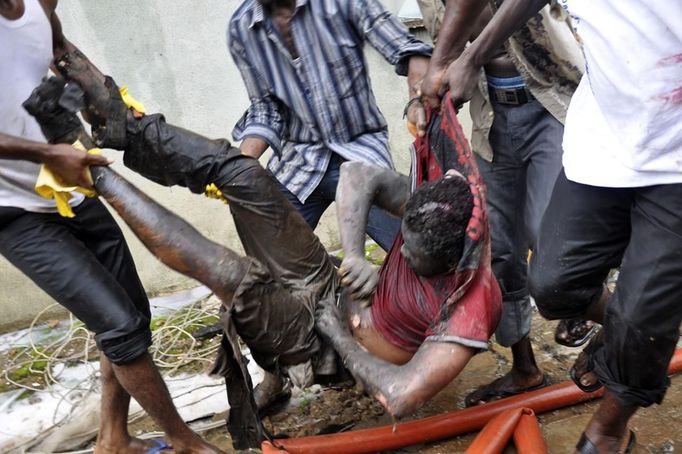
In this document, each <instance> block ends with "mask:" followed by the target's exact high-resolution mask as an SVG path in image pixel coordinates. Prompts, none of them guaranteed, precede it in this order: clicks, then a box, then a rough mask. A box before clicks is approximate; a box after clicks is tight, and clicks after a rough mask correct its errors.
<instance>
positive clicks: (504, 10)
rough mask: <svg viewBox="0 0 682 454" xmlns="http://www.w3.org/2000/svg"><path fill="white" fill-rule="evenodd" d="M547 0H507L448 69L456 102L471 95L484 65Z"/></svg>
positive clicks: (460, 102) (458, 102)
mask: <svg viewBox="0 0 682 454" xmlns="http://www.w3.org/2000/svg"><path fill="white" fill-rule="evenodd" d="M479 1H481V2H485V0H479ZM547 3H548V0H506V1H505V2H504V3H502V6H501V7H500V9H499V10H498V11H497V12H496V13H495V15H494V16H493V18H492V19H491V20H490V22H489V23H488V25H487V26H486V27H485V29H483V31H482V32H481V34H480V35H479V36H478V38H476V40H474V42H473V43H472V44H471V45H470V46H469V47H467V48H466V49H465V50H464V51H463V52H462V53H461V55H460V56H459V58H458V59H457V60H455V61H454V62H453V63H452V64H451V65H450V66H449V67H448V69H447V72H446V75H445V78H446V79H447V82H448V85H449V87H450V96H452V100H453V101H454V104H455V106H459V105H461V104H463V103H464V102H466V101H468V100H469V99H471V96H473V93H474V90H475V88H476V84H477V83H478V75H479V72H480V70H481V67H482V66H483V65H484V64H486V63H487V62H488V61H489V60H490V59H491V58H492V57H493V56H494V55H495V52H496V51H497V49H498V48H499V47H500V46H502V45H503V44H504V42H505V41H506V40H507V39H508V38H509V37H510V36H511V35H512V34H513V33H514V32H515V31H516V30H518V29H519V28H521V27H522V26H523V24H525V23H526V22H527V21H528V20H529V19H530V18H531V17H533V15H535V14H537V12H538V11H540V9H542V7H543V6H544V5H546V4H547Z"/></svg>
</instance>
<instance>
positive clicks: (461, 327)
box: [372, 95, 502, 352]
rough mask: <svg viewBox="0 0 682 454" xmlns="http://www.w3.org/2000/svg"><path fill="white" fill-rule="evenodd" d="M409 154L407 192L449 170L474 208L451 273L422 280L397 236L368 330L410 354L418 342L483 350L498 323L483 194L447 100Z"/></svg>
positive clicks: (382, 274)
mask: <svg viewBox="0 0 682 454" xmlns="http://www.w3.org/2000/svg"><path fill="white" fill-rule="evenodd" d="M444 99H445V102H444V104H443V107H442V108H441V110H440V112H432V113H431V115H430V117H431V118H430V121H429V126H428V128H427V134H426V135H425V136H424V137H421V138H417V139H416V140H415V142H414V144H413V146H412V152H413V155H412V158H413V166H412V181H413V189H414V188H416V187H417V186H419V185H421V184H422V183H424V182H427V181H434V180H437V179H439V178H441V177H442V176H443V175H444V174H445V172H446V171H447V170H449V169H455V170H457V171H458V172H460V173H461V174H462V175H464V176H465V177H466V178H467V181H468V182H469V187H470V188H471V193H472V195H473V200H474V207H473V210H472V213H471V219H470V221H469V225H468V227H467V237H466V239H465V244H464V251H463V254H462V258H461V259H460V262H459V264H458V266H457V268H456V269H455V270H454V271H452V272H450V273H447V274H441V275H438V276H434V277H430V278H425V277H421V276H418V275H417V274H416V273H415V272H414V271H412V269H411V268H410V267H409V266H408V265H407V263H406V261H405V259H404V257H403V255H402V254H401V253H400V248H401V247H402V244H403V239H402V236H401V235H398V237H397V238H396V240H395V242H394V243H393V247H392V248H391V250H390V251H389V253H388V256H387V257H386V260H385V262H384V264H383V266H382V267H381V270H380V272H379V284H378V286H377V291H376V293H375V295H374V298H373V302H372V318H373V322H374V326H375V327H376V329H377V330H378V331H379V333H381V335H382V336H383V337H384V338H385V339H387V340H388V341H389V342H391V343H392V344H394V345H396V346H397V347H400V348H402V349H404V350H406V351H411V352H414V351H416V350H417V349H418V348H419V346H420V345H421V344H422V343H423V342H424V341H425V340H432V341H444V342H457V343H460V344H463V345H467V346H470V347H473V348H476V349H485V348H486V346H487V342H488V339H489V338H490V336H491V335H492V334H493V332H494V331H495V328H496V327H497V324H498V322H499V319H500V312H501V300H502V296H501V293H500V289H499V287H498V285H497V281H496V279H495V276H494V275H493V273H492V269H491V266H490V235H489V231H488V221H487V216H486V209H485V186H484V184H483V181H482V179H481V177H480V174H479V172H478V167H477V165H476V160H475V158H474V154H473V153H472V151H471V148H470V147H469V144H468V141H467V139H466V137H465V136H464V133H463V131H462V127H461V125H460V123H459V121H458V120H457V114H456V111H455V109H454V106H453V105H452V101H451V100H450V98H449V96H447V95H446V96H445V98H444Z"/></svg>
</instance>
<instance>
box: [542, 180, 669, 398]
mask: <svg viewBox="0 0 682 454" xmlns="http://www.w3.org/2000/svg"><path fill="white" fill-rule="evenodd" d="M536 252H537V254H535V255H534V257H533V259H532V261H531V268H530V290H531V294H532V295H533V296H534V298H535V299H536V302H537V304H538V308H539V309H540V312H541V313H542V315H543V316H545V317H547V318H550V319H559V318H572V317H578V316H581V315H583V314H584V313H585V310H586V308H587V307H588V306H589V305H590V304H591V303H592V302H593V301H595V300H596V299H598V298H599V297H600V295H601V292H602V287H603V284H604V280H605V279H606V277H607V274H608V272H609V270H610V269H611V268H615V267H617V266H619V265H620V266H621V269H620V275H619V278H618V283H617V286H616V291H615V292H614V294H613V297H612V298H611V301H610V302H609V304H608V307H607V310H606V317H605V323H604V330H605V331H604V334H605V336H604V342H603V344H602V345H599V346H597V348H596V351H595V352H594V354H592V355H591V362H592V365H593V366H594V370H595V372H596V373H597V375H598V376H599V378H600V379H601V380H602V382H603V383H604V384H605V385H606V387H607V388H608V389H609V390H610V391H612V392H613V393H614V394H615V395H616V396H617V397H618V398H619V400H620V401H621V403H623V404H626V405H638V406H648V405H651V404H652V403H660V402H661V400H662V399H663V396H664V394H665V390H666V388H667V386H668V385H669V383H670V381H669V379H668V377H667V375H666V369H667V366H668V363H669V361H670V358H671V357H672V354H673V352H674V349H675V345H676V343H677V340H678V338H679V327H680V322H682V184H671V185H658V186H647V187H641V188H602V187H596V186H587V185H583V184H578V183H574V182H572V181H569V180H568V179H567V178H566V175H565V174H564V173H563V172H562V173H561V174H560V175H559V178H558V179H557V182H556V185H555V187H554V192H553V193H552V198H551V201H550V203H549V207H548V208H547V211H546V212H545V216H544V219H543V221H542V225H541V228H540V235H539V239H538V247H537V251H536Z"/></svg>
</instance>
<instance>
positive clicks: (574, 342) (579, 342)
mask: <svg viewBox="0 0 682 454" xmlns="http://www.w3.org/2000/svg"><path fill="white" fill-rule="evenodd" d="M576 322H580V323H585V321H584V320H578V319H564V320H560V321H559V324H558V325H557V327H556V330H555V331H554V342H556V343H557V344H559V345H563V346H565V347H580V346H581V345H583V344H584V343H585V342H587V341H588V340H590V339H591V338H592V336H594V335H595V334H596V333H597V330H598V329H599V325H598V324H597V323H594V324H593V325H592V328H590V329H589V330H588V331H587V332H586V333H585V334H584V335H583V336H582V337H578V338H572V336H571V335H570V331H571V328H570V327H569V326H566V331H567V332H568V333H569V339H570V338H572V339H573V340H566V339H562V338H560V337H559V336H558V334H559V328H560V327H561V326H562V325H568V324H569V323H576Z"/></svg>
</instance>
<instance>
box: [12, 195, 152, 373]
mask: <svg viewBox="0 0 682 454" xmlns="http://www.w3.org/2000/svg"><path fill="white" fill-rule="evenodd" d="M74 213H75V214H76V217H75V218H72V219H69V218H65V217H62V216H60V215H59V214H57V213H33V212H29V211H24V210H22V209H20V208H13V207H0V253H1V254H2V255H3V256H4V257H5V258H6V259H7V260H9V261H10V262H11V263H12V264H13V265H14V266H16V267H17V268H18V269H19V270H20V271H21V272H23V273H24V274H25V275H26V276H28V277H29V278H30V279H31V280H32V281H33V282H35V283H36V284H37V285H38V286H39V287H40V288H41V289H43V290H44V291H45V292H46V293H47V294H48V295H50V296H51V297H52V298H53V299H54V300H56V301H57V302H58V303H59V304H61V305H62V306H64V307H65V308H66V309H68V310H69V311H70V312H71V313H72V314H73V315H75V316H76V317H77V318H78V319H79V320H81V321H82V322H83V323H85V326H87V328H88V329H89V330H91V331H93V332H94V333H95V341H96V343H97V347H98V348H99V349H100V350H101V351H102V352H103V353H104V354H105V355H106V357H107V358H108V359H109V360H110V361H111V362H112V363H114V364H118V365H121V364H125V363H127V362H129V361H132V360H134V359H136V358H138V357H139V356H140V355H142V354H144V353H145V352H146V351H147V348H148V347H149V346H150V345H151V331H150V330H149V321H150V317H151V315H150V312H149V300H148V299H147V295H146V294H145V291H144V288H143V287H142V283H141V282H140V279H139V277H138V275H137V270H136V269H135V264H134V262H133V258H132V256H131V255H130V251H129V250H128V246H127V245H126V242H125V239H124V238H123V233H122V232H121V230H120V229H119V227H118V225H116V222H115V221H114V219H113V218H112V216H111V214H109V212H108V211H107V209H106V208H105V207H104V205H103V204H102V202H100V201H99V200H96V199H85V200H84V201H83V202H82V203H81V204H79V205H78V206H77V207H75V208H74Z"/></svg>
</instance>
